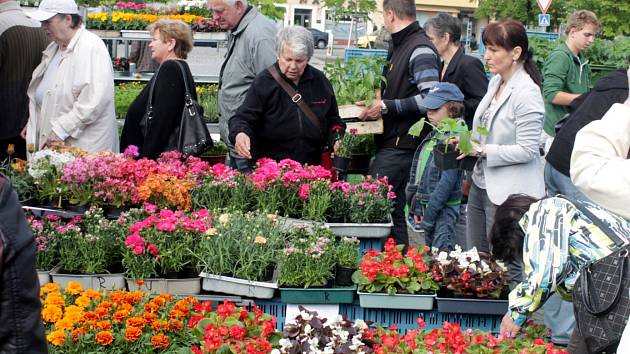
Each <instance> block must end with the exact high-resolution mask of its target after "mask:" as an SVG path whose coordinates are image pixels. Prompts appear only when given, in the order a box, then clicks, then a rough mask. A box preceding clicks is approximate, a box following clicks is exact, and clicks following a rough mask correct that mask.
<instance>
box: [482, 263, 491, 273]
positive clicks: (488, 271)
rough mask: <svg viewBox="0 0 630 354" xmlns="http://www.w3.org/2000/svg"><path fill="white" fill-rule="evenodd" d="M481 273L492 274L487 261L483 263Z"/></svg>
mask: <svg viewBox="0 0 630 354" xmlns="http://www.w3.org/2000/svg"><path fill="white" fill-rule="evenodd" d="M481 271H482V272H483V273H490V271H491V270H490V266H489V265H488V263H486V261H481Z"/></svg>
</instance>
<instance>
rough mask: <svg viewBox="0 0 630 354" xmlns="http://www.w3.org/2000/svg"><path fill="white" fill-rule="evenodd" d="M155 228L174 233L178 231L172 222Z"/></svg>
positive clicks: (164, 222)
mask: <svg viewBox="0 0 630 354" xmlns="http://www.w3.org/2000/svg"><path fill="white" fill-rule="evenodd" d="M155 228H156V229H158V230H159V231H167V232H172V231H175V230H176V229H177V226H175V224H174V223H172V222H169V221H163V222H160V223H158V224H157V226H156V227H155Z"/></svg>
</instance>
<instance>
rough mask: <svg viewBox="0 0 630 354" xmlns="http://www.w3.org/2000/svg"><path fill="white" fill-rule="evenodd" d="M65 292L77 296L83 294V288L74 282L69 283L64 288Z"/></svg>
mask: <svg viewBox="0 0 630 354" xmlns="http://www.w3.org/2000/svg"><path fill="white" fill-rule="evenodd" d="M65 290H66V293H68V294H70V295H78V294H80V293H82V292H83V287H82V286H81V284H79V283H77V282H75V281H69V282H68V286H66V289H65Z"/></svg>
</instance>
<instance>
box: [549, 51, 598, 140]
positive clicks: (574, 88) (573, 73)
mask: <svg viewBox="0 0 630 354" xmlns="http://www.w3.org/2000/svg"><path fill="white" fill-rule="evenodd" d="M543 79H544V82H543V98H544V99H545V125H544V127H543V129H544V130H545V132H546V133H547V134H549V135H551V136H555V135H556V130H555V126H556V124H557V123H558V122H559V121H560V120H561V119H562V117H564V115H565V114H567V108H568V107H567V106H559V105H555V104H553V103H551V101H552V100H553V98H554V97H555V96H556V94H557V93H558V92H559V91H562V92H568V93H579V94H582V93H584V92H587V91H589V90H590V89H591V88H592V87H593V85H592V83H591V67H590V66H589V64H588V60H586V59H585V58H584V57H583V56H582V55H579V57H578V56H575V55H573V53H572V52H571V50H570V49H569V47H567V45H566V44H565V43H562V44H561V45H559V46H558V47H557V48H556V49H554V50H553V51H552V52H551V54H549V57H548V58H547V60H546V61H545V66H544V69H543Z"/></svg>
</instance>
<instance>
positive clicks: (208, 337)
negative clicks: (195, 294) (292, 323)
mask: <svg viewBox="0 0 630 354" xmlns="http://www.w3.org/2000/svg"><path fill="white" fill-rule="evenodd" d="M252 307H253V308H252V311H248V310H247V309H245V308H243V307H236V305H235V304H234V303H232V302H228V301H224V302H223V303H222V304H219V305H218V306H217V309H216V310H215V311H211V309H212V303H210V302H207V303H204V304H202V305H201V306H196V307H195V311H194V312H193V313H192V317H191V320H190V322H189V325H188V327H190V328H192V334H193V338H194V342H195V343H194V345H192V346H191V347H190V351H191V352H192V353H195V354H214V353H226V354H227V353H273V351H272V349H273V348H274V347H277V346H278V342H279V340H280V337H281V335H280V333H279V332H277V331H276V319H275V317H273V316H271V315H269V314H266V313H263V312H262V311H261V310H260V308H258V306H256V305H253V306H252Z"/></svg>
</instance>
